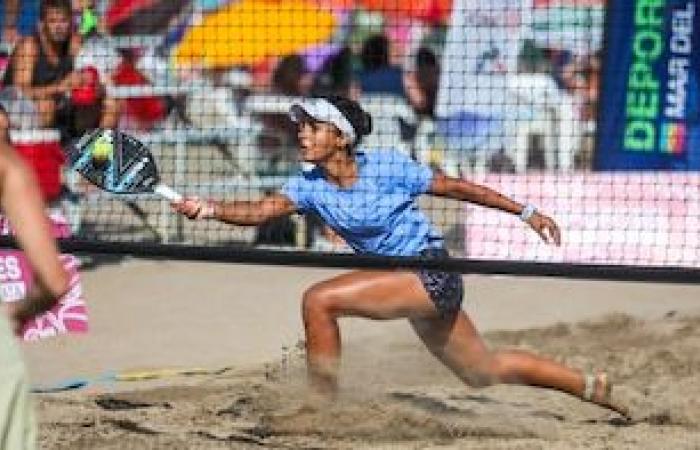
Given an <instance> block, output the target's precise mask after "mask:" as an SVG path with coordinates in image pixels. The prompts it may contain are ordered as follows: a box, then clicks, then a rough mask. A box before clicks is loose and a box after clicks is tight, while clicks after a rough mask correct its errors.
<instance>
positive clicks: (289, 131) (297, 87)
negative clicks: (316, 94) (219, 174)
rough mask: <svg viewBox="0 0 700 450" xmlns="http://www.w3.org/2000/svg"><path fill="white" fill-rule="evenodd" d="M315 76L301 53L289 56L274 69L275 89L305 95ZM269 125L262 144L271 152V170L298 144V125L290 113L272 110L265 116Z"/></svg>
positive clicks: (281, 60)
mask: <svg viewBox="0 0 700 450" xmlns="http://www.w3.org/2000/svg"><path fill="white" fill-rule="evenodd" d="M311 81H312V77H311V74H310V73H309V71H308V70H307V68H306V63H305V61H304V59H303V58H302V57H301V56H299V55H288V56H285V57H283V58H282V59H280V60H279V62H278V63H277V66H276V67H275V69H274V70H273V72H272V86H271V89H270V90H271V92H272V93H273V94H278V95H286V96H290V97H303V96H306V95H308V94H309V92H310V90H311ZM260 119H261V121H262V123H263V124H264V125H265V128H266V130H267V131H268V133H266V135H265V136H263V137H261V140H262V142H260V145H261V146H262V147H263V148H265V149H266V150H267V151H268V152H271V154H270V155H268V156H269V158H270V159H271V161H270V163H271V168H270V170H271V171H273V172H274V171H275V166H276V165H277V164H278V162H279V161H278V160H279V159H280V158H283V156H284V155H283V154H282V153H284V151H285V150H286V149H288V148H290V147H292V146H293V145H295V144H296V140H297V127H296V125H295V124H294V123H293V122H292V121H291V119H289V115H288V114H286V113H269V114H263V115H262V116H261V118H260Z"/></svg>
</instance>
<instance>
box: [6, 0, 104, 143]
mask: <svg viewBox="0 0 700 450" xmlns="http://www.w3.org/2000/svg"><path fill="white" fill-rule="evenodd" d="M39 17H40V21H39V25H38V26H37V30H36V32H35V33H34V34H33V35H31V36H27V37H25V38H22V39H21V40H20V41H19V43H18V45H17V47H16V49H15V51H14V53H13V55H12V59H11V61H10V66H9V67H8V70H7V72H6V73H5V80H4V84H5V86H16V87H17V88H19V89H20V90H21V91H22V93H23V94H24V95H26V96H28V97H30V98H32V99H33V100H34V101H35V103H36V106H37V110H38V113H39V118H40V124H41V125H42V126H46V127H49V126H53V127H56V128H58V129H60V130H61V132H62V135H63V137H64V138H70V137H74V136H76V135H79V134H81V133H82V132H83V131H84V130H86V129H90V128H95V127H97V126H103V127H113V126H116V124H117V120H118V105H117V103H116V102H115V101H114V100H111V99H108V98H106V96H105V89H104V87H103V86H102V84H101V80H100V76H99V72H98V71H97V69H96V68H86V69H83V70H81V71H76V70H74V65H73V63H74V58H75V57H76V55H77V53H78V50H79V47H80V37H79V36H78V35H77V33H74V32H73V27H72V23H71V19H72V5H71V3H70V1H69V0H44V1H43V2H42V5H41V9H40V16H39Z"/></svg>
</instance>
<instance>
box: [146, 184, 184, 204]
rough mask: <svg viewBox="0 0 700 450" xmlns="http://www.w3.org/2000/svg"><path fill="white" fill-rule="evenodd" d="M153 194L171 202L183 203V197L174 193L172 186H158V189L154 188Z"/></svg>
mask: <svg viewBox="0 0 700 450" xmlns="http://www.w3.org/2000/svg"><path fill="white" fill-rule="evenodd" d="M153 192H155V193H156V194H158V195H160V196H161V197H163V198H165V199H166V200H170V201H171V202H175V203H177V202H180V201H182V195H180V194H179V193H178V192H176V191H174V190H173V189H172V188H171V187H170V186H166V185H164V184H157V185H156V187H155V188H153Z"/></svg>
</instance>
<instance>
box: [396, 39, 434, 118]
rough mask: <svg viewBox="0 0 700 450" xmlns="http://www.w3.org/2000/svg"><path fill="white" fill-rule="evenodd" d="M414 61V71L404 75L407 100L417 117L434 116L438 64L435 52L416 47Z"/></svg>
mask: <svg viewBox="0 0 700 450" xmlns="http://www.w3.org/2000/svg"><path fill="white" fill-rule="evenodd" d="M415 63H416V69H415V71H412V72H408V73H407V74H406V75H405V77H404V86H405V88H406V95H407V97H408V102H409V103H410V104H411V106H412V107H413V110H414V111H415V112H416V114H417V115H418V117H427V118H434V117H435V102H436V101H437V92H438V85H439V83H440V64H439V63H438V59H437V56H436V55H435V53H434V52H433V51H432V50H430V49H429V48H427V47H421V48H419V49H418V52H417V54H416V62H415Z"/></svg>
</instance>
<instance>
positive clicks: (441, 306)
mask: <svg viewBox="0 0 700 450" xmlns="http://www.w3.org/2000/svg"><path fill="white" fill-rule="evenodd" d="M420 256H422V257H423V258H431V259H432V258H447V257H449V254H448V253H447V250H445V249H442V248H429V249H425V250H423V251H422V252H421V254H420ZM416 273H417V274H418V277H419V278H420V280H421V282H422V283H423V287H424V288H425V290H426V291H428V294H429V295H430V299H431V300H432V301H433V303H435V308H437V310H438V314H440V317H443V318H448V317H451V316H453V315H454V314H455V313H457V311H459V310H460V309H461V308H462V297H463V296H464V283H463V282H462V275H461V274H460V273H455V272H441V271H438V270H429V269H418V270H417V272H416Z"/></svg>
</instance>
